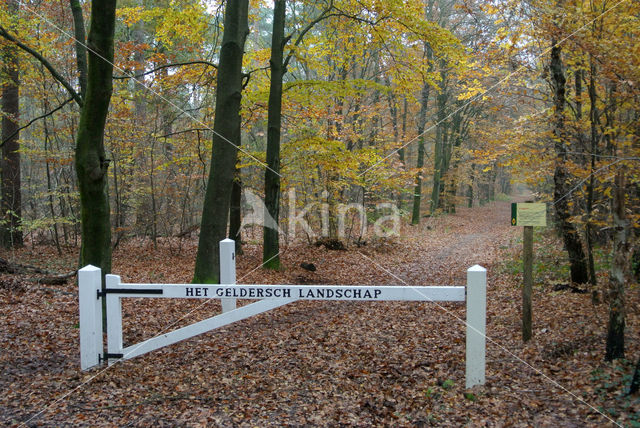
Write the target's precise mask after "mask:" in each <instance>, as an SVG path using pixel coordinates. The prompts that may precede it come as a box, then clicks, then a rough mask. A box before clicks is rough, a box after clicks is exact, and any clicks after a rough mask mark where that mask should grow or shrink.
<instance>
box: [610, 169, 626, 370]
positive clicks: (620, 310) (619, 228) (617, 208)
mask: <svg viewBox="0 0 640 428" xmlns="http://www.w3.org/2000/svg"><path fill="white" fill-rule="evenodd" d="M614 192H615V193H614V195H613V226H614V234H613V260H612V262H611V272H610V274H609V295H608V300H609V325H608V328H607V350H606V355H605V359H606V360H607V361H611V360H614V359H616V358H623V357H624V328H625V319H624V318H625V312H626V311H625V297H624V282H625V281H624V280H625V271H626V267H627V265H628V263H627V262H628V257H627V255H628V250H629V243H628V236H627V235H628V225H627V220H626V215H625V209H624V205H625V203H624V198H625V177H624V172H623V170H619V171H618V172H617V173H616V178H615V188H614Z"/></svg>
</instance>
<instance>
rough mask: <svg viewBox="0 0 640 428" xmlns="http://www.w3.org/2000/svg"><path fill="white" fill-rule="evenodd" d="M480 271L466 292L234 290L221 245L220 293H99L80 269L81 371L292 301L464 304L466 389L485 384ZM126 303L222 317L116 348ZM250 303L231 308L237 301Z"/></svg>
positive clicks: (156, 289)
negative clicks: (208, 303) (189, 303)
mask: <svg viewBox="0 0 640 428" xmlns="http://www.w3.org/2000/svg"><path fill="white" fill-rule="evenodd" d="M486 278H487V274H486V269H484V268H483V267H481V266H478V265H476V266H473V267H471V268H469V269H468V270H467V285H466V287H465V286H429V287H412V286H349V285H254V284H251V285H249V284H247V285H240V284H236V262H235V243H234V241H233V240H231V239H225V240H223V241H221V242H220V282H221V284H220V285H211V284H126V283H122V282H121V281H120V277H119V276H118V275H106V288H105V289H104V290H103V289H102V286H101V285H102V280H101V271H100V269H99V268H97V267H94V266H86V267H84V268H82V269H80V271H79V272H78V286H79V291H78V294H79V306H80V365H81V368H82V370H86V369H89V368H91V367H93V366H96V365H98V364H100V362H101V361H103V360H107V361H108V360H111V362H113V361H114V360H116V359H125V360H128V359H130V358H134V357H137V356H139V355H142V354H146V353H147V352H150V351H153V350H155V349H159V348H162V347H163V346H167V345H171V344H173V343H176V342H179V341H181V340H184V339H188V338H190V337H193V336H196V335H198V334H201V333H205V332H207V331H210V330H214V329H216V328H219V327H222V326H225V325H228V324H231V323H234V322H236V321H240V320H243V319H245V318H249V317H251V316H253V315H257V314H260V313H263V312H266V311H269V310H271V309H275V308H277V307H279V306H283V305H286V304H288V303H291V302H295V301H296V300H358V301H391V300H396V301H427V302H441V301H465V299H466V302H467V322H466V324H467V333H466V334H467V340H466V386H467V388H470V387H472V386H474V385H481V384H484V379H485V346H486V343H485V325H486ZM127 297H155V298H189V299H220V300H221V301H222V314H219V315H216V316H213V317H211V318H208V319H205V320H203V321H199V322H197V323H194V324H191V325H188V326H186V327H182V328H179V329H176V330H174V331H171V332H168V333H164V334H160V335H159V336H156V337H153V338H151V339H147V340H145V341H143V342H140V343H138V344H135V345H131V346H128V347H126V348H125V347H123V342H122V307H121V300H122V299H123V298H127ZM103 298H104V299H106V308H107V314H106V315H107V316H106V319H107V352H106V353H105V352H104V348H103V339H102V299H103ZM238 298H240V299H252V300H257V301H256V302H254V303H250V304H247V305H245V306H242V307H240V308H236V299H238Z"/></svg>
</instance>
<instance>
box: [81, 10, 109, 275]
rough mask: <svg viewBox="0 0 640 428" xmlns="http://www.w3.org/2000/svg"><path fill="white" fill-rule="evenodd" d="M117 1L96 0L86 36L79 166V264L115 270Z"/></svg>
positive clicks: (104, 269) (107, 271)
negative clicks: (110, 121)
mask: <svg viewBox="0 0 640 428" xmlns="http://www.w3.org/2000/svg"><path fill="white" fill-rule="evenodd" d="M115 22H116V0H93V2H92V3H91V23H90V28H91V30H90V31H89V38H88V46H89V47H90V49H89V53H88V70H87V88H86V97H85V99H84V103H83V106H82V109H81V111H80V122H79V124H78V135H77V140H76V153H75V155H76V156H75V165H76V174H77V176H78V188H79V190H80V207H81V221H82V227H81V230H82V248H81V250H80V265H81V266H85V265H88V264H92V265H94V266H98V267H100V268H101V269H102V272H103V274H104V273H109V272H110V271H111V224H110V218H109V215H110V213H109V193H108V181H107V180H108V176H107V170H108V168H109V160H108V159H107V158H106V155H105V148H104V129H105V124H106V119H107V114H108V111H109V103H110V101H111V93H112V75H113V37H114V29H115Z"/></svg>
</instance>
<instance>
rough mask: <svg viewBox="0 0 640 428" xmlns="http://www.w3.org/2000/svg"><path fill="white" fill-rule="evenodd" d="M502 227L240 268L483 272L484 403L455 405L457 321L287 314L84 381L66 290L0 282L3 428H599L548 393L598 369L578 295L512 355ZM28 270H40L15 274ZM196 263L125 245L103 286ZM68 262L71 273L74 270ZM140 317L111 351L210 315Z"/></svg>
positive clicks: (501, 218)
mask: <svg viewBox="0 0 640 428" xmlns="http://www.w3.org/2000/svg"><path fill="white" fill-rule="evenodd" d="M509 216H510V211H509V204H508V203H506V202H495V203H491V204H488V205H486V206H483V207H476V208H473V209H467V208H463V209H459V210H458V212H457V213H456V214H455V215H448V216H439V217H434V218H424V219H423V222H422V224H420V225H419V226H414V227H411V226H404V227H403V230H402V234H401V236H400V237H397V238H389V239H384V240H371V241H370V242H368V244H367V245H366V246H363V247H360V248H351V249H350V250H349V251H327V250H325V249H324V248H317V247H314V246H309V245H306V244H305V245H298V246H289V247H285V248H284V252H283V257H282V260H283V265H284V266H285V270H284V271H282V272H266V271H263V270H261V269H258V270H255V267H256V266H257V265H259V262H260V255H261V254H260V247H259V246H257V245H247V246H246V248H245V254H243V255H242V256H240V257H238V278H239V279H240V278H241V279H242V282H245V283H280V284H296V283H298V284H299V283H306V284H312V283H315V284H398V285H402V283H403V282H404V283H406V284H409V285H457V284H464V282H465V279H466V269H467V268H468V267H470V266H472V265H474V264H480V265H482V266H485V267H486V268H487V269H488V309H487V322H488V326H487V332H488V335H489V336H490V338H491V339H492V340H495V343H494V342H489V344H488V347H487V383H486V385H485V386H484V387H481V388H476V389H474V390H473V391H465V390H464V370H465V367H464V365H465V362H464V355H465V326H464V322H463V320H464V318H465V310H464V305H463V304H461V303H454V302H453V303H445V304H434V303H417V302H408V303H401V302H305V301H300V302H295V303H293V304H290V305H287V306H285V307H282V308H279V309H277V310H274V311H271V312H269V313H265V314H262V315H259V316H256V317H254V318H250V319H247V320H244V321H242V322H239V323H236V324H233V325H230V326H228V327H225V328H222V329H219V330H216V331H214V332H210V333H207V334H204V335H201V336H198V337H195V338H192V339H189V340H186V341H183V342H180V343H178V344H175V345H173V346H169V347H166V348H163V349H162V350H158V351H155V352H152V353H150V354H147V355H145V356H142V357H139V358H135V359H133V360H129V361H125V362H122V363H118V364H115V365H113V366H111V367H108V368H106V369H104V368H103V369H94V370H91V371H88V372H81V371H80V370H79V356H78V330H77V324H76V323H77V303H76V302H77V295H76V293H75V290H74V288H73V286H67V287H66V288H65V287H60V288H58V289H51V288H49V290H46V289H43V288H41V287H38V286H37V284H34V283H29V282H17V280H16V279H15V278H14V277H9V276H3V277H2V278H0V280H1V281H0V284H1V285H2V286H0V308H1V309H2V310H1V311H0V325H2V326H3V328H2V329H1V330H0V366H1V368H2V375H1V377H0V389H1V390H3V391H5V393H4V394H3V395H2V396H1V397H0V425H9V426H13V425H15V426H19V425H20V422H25V421H28V422H27V423H26V425H27V426H38V425H44V426H136V427H137V426H141V427H146V426H223V427H227V426H239V427H245V426H246V427H252V426H394V427H395V426H407V427H422V426H433V425H435V426H465V425H467V426H603V425H605V426H606V424H607V423H608V420H607V419H605V418H603V417H602V416H601V415H600V414H599V413H598V412H597V411H595V410H594V409H593V408H591V407H590V406H589V405H585V404H584V403H583V402H581V401H580V400H579V399H577V398H576V396H574V395H572V393H567V392H566V391H565V390H563V389H562V388H564V387H565V385H566V388H567V389H568V390H574V389H576V388H580V386H579V384H577V383H576V382H577V380H578V379H580V378H588V377H589V373H590V372H591V371H592V369H593V366H589V365H583V363H582V361H590V360H594V361H595V360H596V359H597V360H598V361H599V360H601V356H600V350H599V349H595V348H594V346H593V345H594V343H596V341H598V340H600V339H601V337H602V331H603V329H602V323H603V321H602V318H603V317H602V316H601V314H597V313H591V312H588V313H586V314H585V311H584V310H583V309H584V308H585V307H586V304H587V303H588V297H586V296H584V295H573V294H563V295H561V296H549V295H548V294H547V293H541V292H538V291H537V292H536V295H535V296H534V299H535V303H536V305H537V306H536V312H535V317H536V318H535V329H536V330H535V335H536V340H535V341H533V342H532V343H531V344H528V345H523V344H522V343H521V341H520V337H519V326H520V318H519V303H520V294H519V293H520V291H519V288H518V287H519V285H518V282H517V281H513V278H511V277H509V276H505V275H504V274H503V273H502V268H501V263H502V262H501V258H504V257H512V256H510V254H512V253H513V252H514V251H516V252H517V246H518V245H519V243H518V242H517V239H518V238H519V235H520V234H521V230H519V228H515V227H511V226H510V225H509V220H510V219H509ZM38 252H39V253H40V256H42V254H43V253H45V254H46V252H44V251H43V249H42V248H38V249H34V250H32V253H28V252H27V251H25V253H24V254H22V256H23V257H27V256H29V254H31V256H30V257H36V253H38ZM50 256H51V257H52V258H55V256H53V255H50ZM194 256H195V242H183V241H180V242H179V243H178V242H173V241H171V242H161V244H160V245H159V246H158V248H157V249H154V248H153V247H152V245H151V244H150V243H145V242H142V243H141V242H135V241H132V242H127V243H124V244H123V245H122V247H120V248H119V249H118V251H117V252H116V254H115V256H114V272H117V273H119V274H120V275H122V278H123V280H124V281H131V282H186V281H189V280H190V275H191V273H192V271H193V270H192V267H193V259H194ZM68 258H69V263H71V265H72V263H73V258H74V254H69V256H68ZM301 262H313V263H314V264H315V265H316V266H317V271H316V272H308V271H306V270H304V269H302V268H300V267H299V265H300V263H301ZM152 300H154V299H138V300H136V299H128V300H126V301H125V303H124V304H123V310H124V314H125V315H124V340H125V346H126V345H127V344H131V343H136V342H139V341H141V340H144V339H145V338H148V337H152V336H154V335H157V334H159V333H160V332H162V331H165V330H166V329H167V328H168V327H170V326H173V325H174V324H175V326H180V325H184V324H187V323H191V322H193V321H197V320H199V319H203V318H206V317H208V316H211V315H213V314H215V313H218V312H219V310H220V308H219V304H218V303H217V301H212V302H210V303H208V304H205V305H202V303H201V302H200V301H198V302H194V301H188V300H179V301H168V299H167V300H165V299H161V300H162V301H158V300H155V301H152ZM560 308H562V310H560ZM592 312H593V311H592ZM630 328H631V329H634V328H635V329H636V330H637V327H630ZM636 330H633V331H632V332H630V334H636V333H637V331H636ZM634 332H635V333H634ZM565 336H566V337H567V338H569V337H570V338H572V339H571V340H568V339H565ZM573 338H576V339H573ZM632 352H633V350H632ZM529 365H531V366H533V367H535V369H532V368H531V367H530V366H529ZM550 379H551V380H553V381H550ZM553 382H558V383H557V384H554V383H553ZM560 385H562V386H560ZM469 394H470V395H469ZM585 397H586V398H587V401H588V400H589V397H587V396H585ZM39 412H41V413H39ZM23 426H24V425H23Z"/></svg>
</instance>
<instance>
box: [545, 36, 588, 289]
mask: <svg viewBox="0 0 640 428" xmlns="http://www.w3.org/2000/svg"><path fill="white" fill-rule="evenodd" d="M549 68H550V71H551V79H552V83H553V90H554V93H553V101H554V120H553V133H554V146H555V151H556V167H555V172H554V174H553V182H554V200H555V201H556V203H555V208H556V209H555V214H556V222H557V225H558V227H559V228H560V232H561V234H562V238H563V240H564V246H565V248H566V250H567V253H568V255H569V263H570V270H571V281H572V282H575V283H579V284H584V283H586V282H587V281H588V280H589V277H588V272H587V262H586V258H585V254H584V250H583V248H582V242H581V240H580V236H579V235H578V231H577V230H576V228H575V225H574V224H573V223H571V222H570V217H571V213H570V211H569V201H568V197H569V195H568V194H569V172H568V171H567V167H566V161H567V148H566V130H565V120H564V110H565V104H566V99H565V90H566V89H565V84H566V79H565V76H564V71H563V69H562V58H561V49H560V47H559V46H558V45H557V44H556V42H555V40H554V41H553V42H552V48H551V62H550V65H549Z"/></svg>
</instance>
